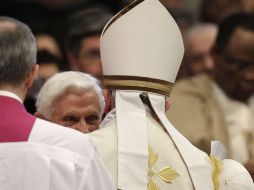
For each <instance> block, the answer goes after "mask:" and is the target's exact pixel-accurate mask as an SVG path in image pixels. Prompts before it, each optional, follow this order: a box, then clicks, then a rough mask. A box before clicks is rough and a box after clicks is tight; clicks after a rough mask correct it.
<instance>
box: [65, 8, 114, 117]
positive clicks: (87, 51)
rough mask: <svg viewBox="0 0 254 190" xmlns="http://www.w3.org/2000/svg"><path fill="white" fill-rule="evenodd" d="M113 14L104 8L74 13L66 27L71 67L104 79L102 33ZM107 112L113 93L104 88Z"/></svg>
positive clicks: (109, 108)
mask: <svg viewBox="0 0 254 190" xmlns="http://www.w3.org/2000/svg"><path fill="white" fill-rule="evenodd" d="M111 17H112V14H111V13H110V12H109V11H108V10H106V9H103V8H94V9H89V10H82V11H79V12H77V13H75V14H73V15H72V16H71V17H70V18H69V19H68V20H67V23H66V27H65V50H66V56H67V61H68V65H69V68H70V69H71V70H74V71H81V72H84V73H88V74H91V75H92V76H94V77H96V78H97V79H99V80H102V66H101V58H100V34H101V32H102V29H103V27H104V26H105V24H106V23H107V21H109V20H110V18H111ZM103 94H104V97H105V102H106V105H105V110H104V111H105V113H108V112H109V111H110V110H111V94H110V93H109V91H108V90H107V89H104V90H103Z"/></svg>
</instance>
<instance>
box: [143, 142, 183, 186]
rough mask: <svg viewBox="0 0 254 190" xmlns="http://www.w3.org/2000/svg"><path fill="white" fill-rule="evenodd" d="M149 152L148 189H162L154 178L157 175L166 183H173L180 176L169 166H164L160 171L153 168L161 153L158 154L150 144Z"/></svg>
mask: <svg viewBox="0 0 254 190" xmlns="http://www.w3.org/2000/svg"><path fill="white" fill-rule="evenodd" d="M148 153H149V155H148V169H149V171H148V177H149V180H148V184H147V190H160V188H159V186H158V185H157V184H156V183H155V182H154V181H153V179H152V178H153V177H154V176H155V175H156V176H158V177H159V178H160V179H161V180H163V181H164V182H165V183H172V182H173V180H174V179H175V178H177V177H178V176H180V175H179V174H178V173H177V172H176V171H175V170H173V169H172V168H171V167H169V166H167V167H164V168H162V169H161V170H160V171H159V172H155V171H154V170H153V166H154V164H155V163H156V162H157V160H158V159H159V155H158V154H156V153H155V152H154V151H153V149H152V148H151V147H150V146H148Z"/></svg>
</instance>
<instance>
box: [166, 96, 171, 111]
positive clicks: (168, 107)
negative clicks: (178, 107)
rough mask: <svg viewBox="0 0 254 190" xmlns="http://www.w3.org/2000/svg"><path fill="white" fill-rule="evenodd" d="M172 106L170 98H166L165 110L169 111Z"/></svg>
mask: <svg viewBox="0 0 254 190" xmlns="http://www.w3.org/2000/svg"><path fill="white" fill-rule="evenodd" d="M170 107H171V102H170V100H169V99H166V100H165V111H166V112H167V111H168V110H169V109H170Z"/></svg>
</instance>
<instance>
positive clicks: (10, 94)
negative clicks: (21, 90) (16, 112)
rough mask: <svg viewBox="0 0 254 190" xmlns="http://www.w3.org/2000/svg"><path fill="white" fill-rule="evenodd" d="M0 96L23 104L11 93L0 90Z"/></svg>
mask: <svg viewBox="0 0 254 190" xmlns="http://www.w3.org/2000/svg"><path fill="white" fill-rule="evenodd" d="M0 95H1V96H7V97H10V98H13V99H15V100H18V101H19V102H21V103H23V102H22V100H21V99H20V97H19V96H18V95H17V94H14V93H13V92H10V91H5V90H0Z"/></svg>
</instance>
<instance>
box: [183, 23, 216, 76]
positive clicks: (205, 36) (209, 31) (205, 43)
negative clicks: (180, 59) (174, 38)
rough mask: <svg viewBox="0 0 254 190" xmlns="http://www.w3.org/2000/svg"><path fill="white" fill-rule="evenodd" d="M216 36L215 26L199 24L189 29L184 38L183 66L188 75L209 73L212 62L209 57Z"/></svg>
mask: <svg viewBox="0 0 254 190" xmlns="http://www.w3.org/2000/svg"><path fill="white" fill-rule="evenodd" d="M216 35H217V26H216V25H214V24H199V25H195V26H193V27H192V28H190V29H189V30H188V31H187V32H186V34H185V38H184V42H185V49H186V55H185V60H184V62H185V64H186V67H188V70H189V73H190V75H195V74H198V73H201V72H206V71H210V70H212V68H213V61H212V59H211V57H210V50H211V49H212V47H213V45H214V42H215V39H216Z"/></svg>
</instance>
